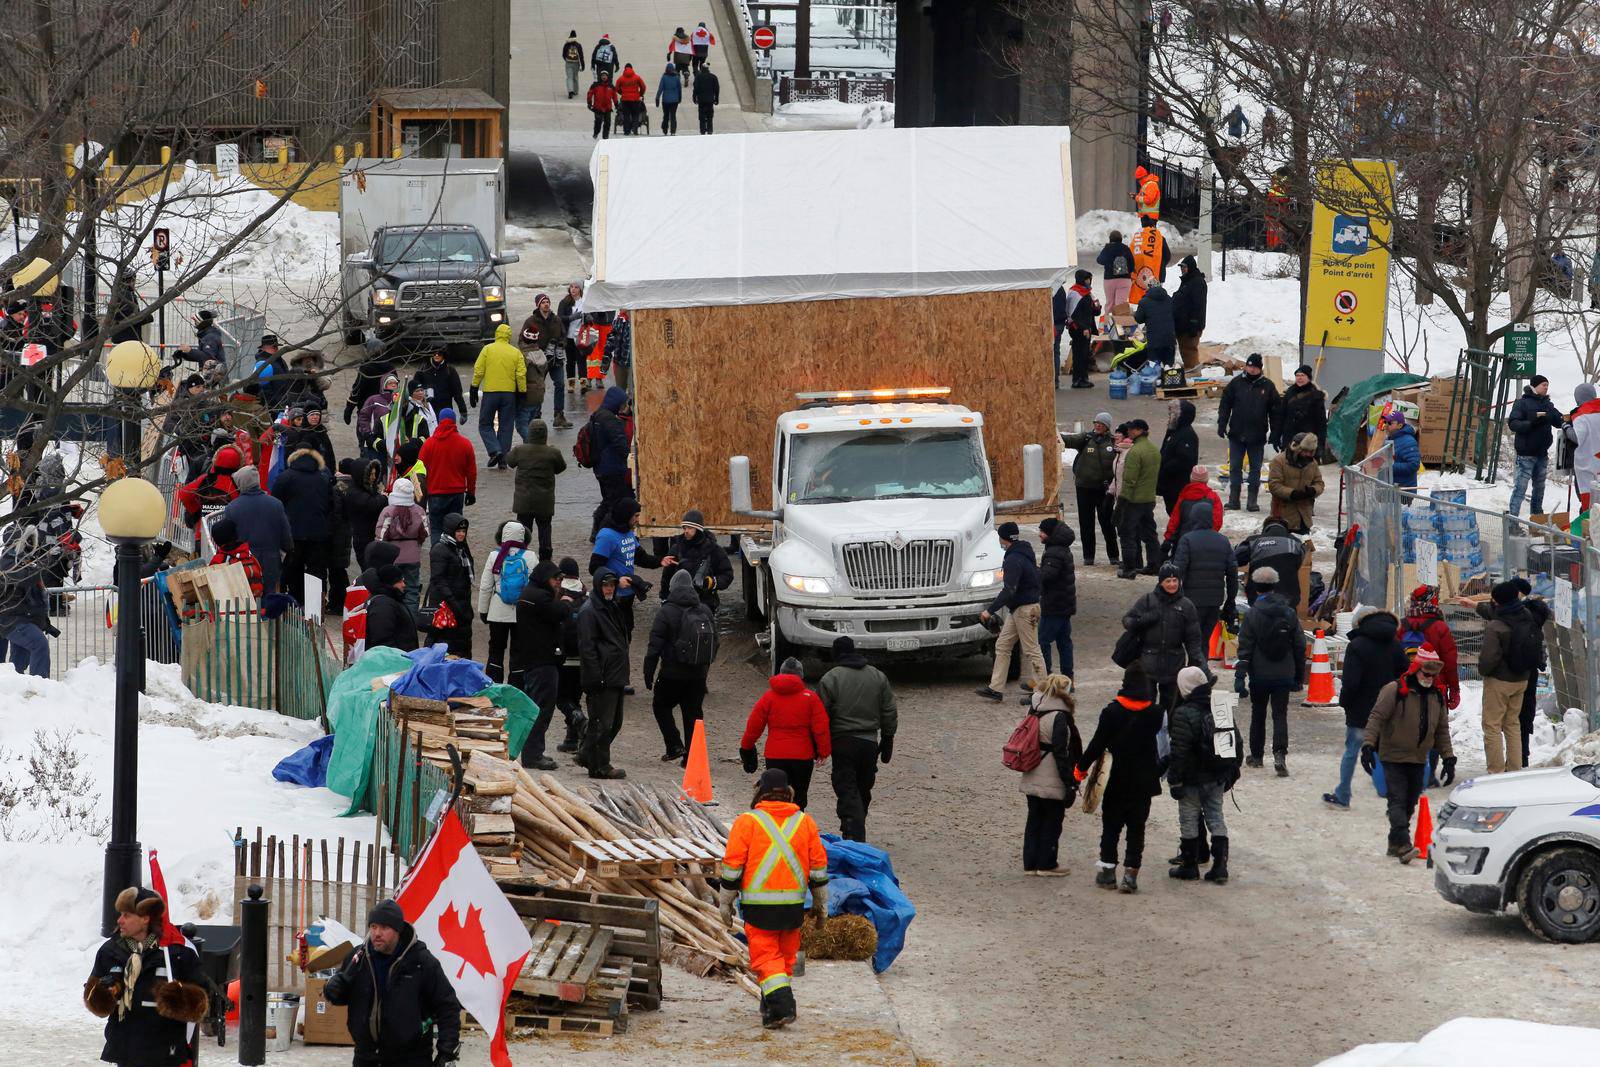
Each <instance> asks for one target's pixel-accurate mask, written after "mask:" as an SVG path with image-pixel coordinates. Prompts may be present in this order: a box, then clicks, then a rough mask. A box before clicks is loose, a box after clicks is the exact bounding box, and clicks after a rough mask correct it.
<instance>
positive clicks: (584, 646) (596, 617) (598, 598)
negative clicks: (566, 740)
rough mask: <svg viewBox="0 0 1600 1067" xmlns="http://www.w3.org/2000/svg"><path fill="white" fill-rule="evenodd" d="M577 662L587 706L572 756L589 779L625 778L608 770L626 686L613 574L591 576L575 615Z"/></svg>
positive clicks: (623, 624)
mask: <svg viewBox="0 0 1600 1067" xmlns="http://www.w3.org/2000/svg"><path fill="white" fill-rule="evenodd" d="M578 662H579V665H580V667H581V669H582V674H583V693H584V696H585V697H586V698H587V700H588V702H589V726H588V729H587V730H585V731H584V735H583V749H582V751H581V752H580V753H579V755H578V757H577V763H578V765H579V766H580V767H585V768H587V769H588V771H589V777H590V778H626V777H627V774H626V773H625V772H623V771H621V770H619V769H617V768H615V767H613V766H611V742H612V741H614V740H616V737H617V734H618V733H619V732H621V730H622V700H623V690H624V689H626V688H627V686H628V627H627V621H626V620H625V619H624V618H623V613H622V607H621V605H619V604H618V603H617V576H616V575H615V574H614V573H612V571H611V569H610V568H609V567H601V568H600V569H599V570H598V571H596V572H595V576H594V588H593V589H591V590H590V591H589V599H588V600H587V601H586V602H585V603H584V605H583V609H582V610H581V611H580V612H579V613H578Z"/></svg>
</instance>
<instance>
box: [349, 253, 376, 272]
mask: <svg viewBox="0 0 1600 1067" xmlns="http://www.w3.org/2000/svg"><path fill="white" fill-rule="evenodd" d="M344 262H345V266H347V267H354V268H355V269H356V270H376V269H377V268H378V263H377V261H376V260H375V259H373V258H372V257H371V256H369V255H367V254H366V253H365V252H357V253H355V254H354V255H351V256H349V257H348V258H346V259H345V261H344Z"/></svg>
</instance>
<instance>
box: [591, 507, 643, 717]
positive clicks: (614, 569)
mask: <svg viewBox="0 0 1600 1067" xmlns="http://www.w3.org/2000/svg"><path fill="white" fill-rule="evenodd" d="M638 522H639V502H638V501H637V500H635V499H634V498H633V497H631V496H628V497H623V498H622V499H621V500H619V501H617V502H616V504H615V505H614V506H613V507H612V509H611V521H610V522H608V523H607V524H606V525H605V526H604V527H602V528H601V530H600V532H599V534H597V535H596V536H595V539H594V551H593V552H592V553H591V554H590V556H589V573H590V574H599V573H600V572H601V571H602V570H608V571H610V572H611V573H612V574H614V575H616V578H617V596H616V601H617V606H618V607H619V608H621V609H622V621H623V625H624V626H625V627H626V628H627V631H628V635H629V636H630V637H632V636H633V606H634V604H635V603H637V602H638V600H639V598H640V597H642V596H644V595H645V594H646V593H648V592H649V591H650V586H651V584H652V583H650V582H647V581H645V580H644V579H643V578H641V577H639V576H638V575H637V574H635V573H634V568H636V567H648V568H650V569H652V570H654V569H655V568H657V567H660V566H661V561H660V560H659V559H657V558H656V557H655V556H652V555H651V554H650V553H649V552H647V551H645V549H644V546H643V545H641V544H640V543H639V535H638V534H637V533H636V532H635V531H634V527H635V526H636V525H638ZM630 695H631V694H630Z"/></svg>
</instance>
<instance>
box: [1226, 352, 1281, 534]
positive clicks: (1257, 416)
mask: <svg viewBox="0 0 1600 1067" xmlns="http://www.w3.org/2000/svg"><path fill="white" fill-rule="evenodd" d="M1264 362H1265V361H1264V360H1262V358H1261V353H1259V352H1252V353H1250V358H1248V359H1246V360H1245V362H1244V373H1242V374H1236V375H1234V378H1233V380H1232V381H1231V382H1229V383H1228V387H1227V388H1226V389H1224V390H1222V400H1221V401H1220V402H1218V404H1217V436H1218V437H1221V438H1225V439H1226V440H1227V442H1228V510H1229V511H1237V510H1239V482H1240V478H1241V477H1242V476H1243V474H1244V467H1245V461H1246V460H1247V459H1248V460H1249V466H1250V497H1249V505H1248V509H1249V510H1250V511H1260V510H1261V508H1260V506H1259V505H1258V504H1257V503H1256V497H1257V496H1258V495H1259V494H1260V491H1261V468H1262V460H1263V457H1264V456H1265V454H1266V444H1267V441H1268V440H1269V439H1271V438H1272V436H1273V432H1274V426H1275V424H1276V421H1277V418H1278V387H1277V386H1276V385H1274V384H1272V382H1271V381H1270V380H1269V379H1268V378H1267V376H1266V375H1265V374H1263V373H1262V366H1263V365H1264Z"/></svg>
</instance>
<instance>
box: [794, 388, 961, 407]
mask: <svg viewBox="0 0 1600 1067" xmlns="http://www.w3.org/2000/svg"><path fill="white" fill-rule="evenodd" d="M794 395H795V398H796V399H797V400H804V401H807V402H809V403H824V404H826V403H836V402H838V401H841V400H932V399H940V400H942V399H946V398H948V397H949V396H950V387H949V386H948V385H926V386H917V387H915V388H910V389H839V390H833V391H829V392H819V393H796V394H794Z"/></svg>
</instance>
